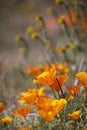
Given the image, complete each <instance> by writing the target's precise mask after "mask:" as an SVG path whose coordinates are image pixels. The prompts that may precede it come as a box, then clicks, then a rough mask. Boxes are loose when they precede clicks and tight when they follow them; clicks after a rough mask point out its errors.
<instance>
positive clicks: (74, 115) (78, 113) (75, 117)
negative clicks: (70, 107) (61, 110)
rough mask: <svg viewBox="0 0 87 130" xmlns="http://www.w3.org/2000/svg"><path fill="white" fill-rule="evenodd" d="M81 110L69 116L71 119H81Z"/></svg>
mask: <svg viewBox="0 0 87 130" xmlns="http://www.w3.org/2000/svg"><path fill="white" fill-rule="evenodd" d="M80 113H81V110H78V111H74V112H73V113H71V114H68V116H69V117H71V118H72V119H74V120H77V119H78V118H79V117H80Z"/></svg>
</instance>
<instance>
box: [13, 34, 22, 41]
mask: <svg viewBox="0 0 87 130" xmlns="http://www.w3.org/2000/svg"><path fill="white" fill-rule="evenodd" d="M15 39H16V41H17V42H20V41H22V40H23V37H22V35H20V34H18V35H16V38H15Z"/></svg>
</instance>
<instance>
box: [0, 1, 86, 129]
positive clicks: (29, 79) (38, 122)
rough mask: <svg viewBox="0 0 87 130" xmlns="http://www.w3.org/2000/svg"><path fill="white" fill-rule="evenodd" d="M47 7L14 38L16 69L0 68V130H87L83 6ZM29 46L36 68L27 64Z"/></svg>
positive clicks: (62, 4) (60, 3) (0, 65)
mask: <svg viewBox="0 0 87 130" xmlns="http://www.w3.org/2000/svg"><path fill="white" fill-rule="evenodd" d="M53 3H54V5H53V6H51V7H47V8H46V10H44V13H43V14H37V15H36V16H35V18H34V23H33V24H32V25H29V26H28V27H27V29H26V28H25V32H24V33H21V32H20V33H19V34H17V35H16V36H14V41H15V44H17V51H19V52H20V53H21V54H22V58H21V61H20V62H21V63H19V64H20V65H18V66H16V67H15V68H12V67H9V70H10V71H9V72H8V69H6V68H5V67H4V65H3V63H2V62H1V63H0V85H1V90H0V91H1V92H0V130H87V8H86V4H85V2H84V0H53ZM37 8H38V7H37ZM49 18H50V20H49V21H48V22H47V19H49ZM25 20H26V19H25ZM49 27H50V29H52V30H53V33H51V32H50V29H49ZM31 44H32V45H33V46H34V49H35V48H36V49H37V48H38V51H39V55H34V62H36V63H37V62H38V58H41V63H40V62H39V63H37V64H35V65H31V63H30V62H29V58H30V56H31V53H29V52H30V45H31ZM33 52H34V51H33ZM12 86H14V89H13V88H12ZM21 86H22V87H21ZM16 90H18V91H16ZM13 95H15V96H13ZM14 97H15V98H14Z"/></svg>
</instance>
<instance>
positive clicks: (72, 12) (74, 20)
mask: <svg viewBox="0 0 87 130" xmlns="http://www.w3.org/2000/svg"><path fill="white" fill-rule="evenodd" d="M70 17H71V21H72V23H74V24H75V23H76V13H75V12H74V11H70Z"/></svg>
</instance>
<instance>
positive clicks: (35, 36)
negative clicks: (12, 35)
mask: <svg viewBox="0 0 87 130" xmlns="http://www.w3.org/2000/svg"><path fill="white" fill-rule="evenodd" d="M31 38H32V40H35V39H38V38H39V34H38V33H32V35H31Z"/></svg>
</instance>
